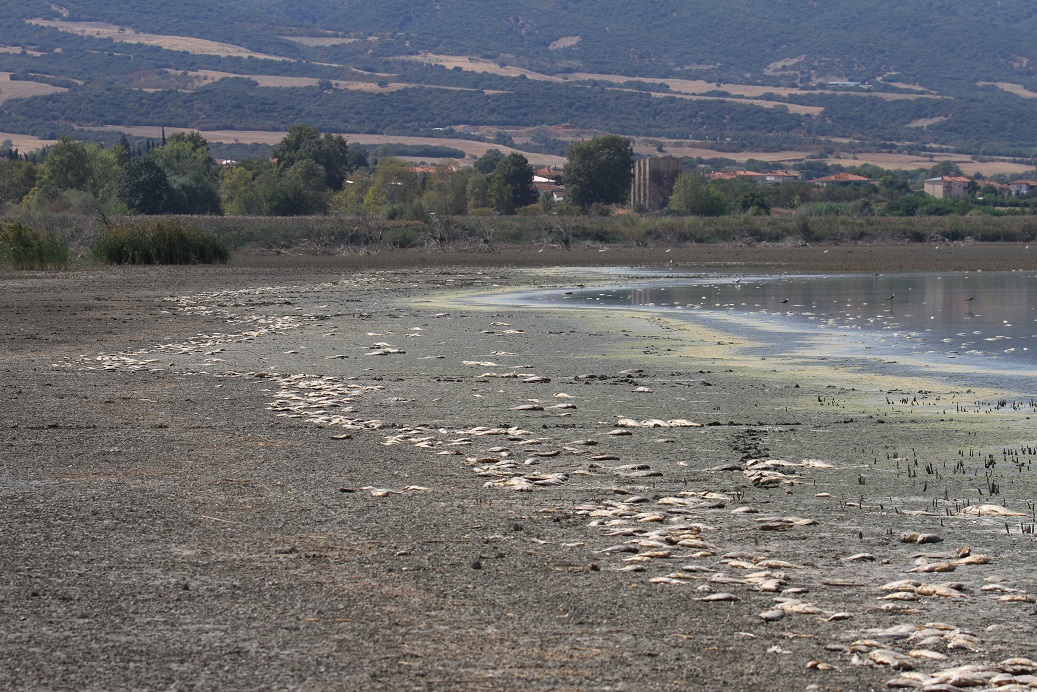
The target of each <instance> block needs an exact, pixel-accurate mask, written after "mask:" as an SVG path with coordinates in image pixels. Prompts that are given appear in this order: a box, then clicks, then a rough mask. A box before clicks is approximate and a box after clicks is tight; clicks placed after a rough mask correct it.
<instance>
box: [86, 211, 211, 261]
mask: <svg viewBox="0 0 1037 692" xmlns="http://www.w3.org/2000/svg"><path fill="white" fill-rule="evenodd" d="M92 255H93V257H94V259H96V260H98V261H101V262H106V263H108V264H224V263H226V262H227V260H228V259H230V250H228V248H227V245H226V244H225V243H224V242H223V241H222V240H219V239H218V238H216V237H215V236H213V235H212V234H210V233H205V232H203V231H200V230H198V229H197V228H191V227H188V226H184V225H182V224H180V223H177V222H175V221H154V222H145V223H136V224H131V225H127V226H118V227H115V228H110V229H108V230H106V231H103V232H102V233H101V237H100V238H99V239H98V240H97V242H96V243H95V244H94V247H93V250H92Z"/></svg>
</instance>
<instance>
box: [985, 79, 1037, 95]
mask: <svg viewBox="0 0 1037 692" xmlns="http://www.w3.org/2000/svg"><path fill="white" fill-rule="evenodd" d="M976 84H978V85H979V86H996V87H997V88H998V89H1001V90H1002V91H1007V92H1008V93H1009V94H1015V95H1016V96H1019V97H1021V98H1024V99H1037V92H1033V91H1030V90H1029V89H1027V88H1026V87H1024V86H1023V85H1022V84H1012V83H1011V82H976Z"/></svg>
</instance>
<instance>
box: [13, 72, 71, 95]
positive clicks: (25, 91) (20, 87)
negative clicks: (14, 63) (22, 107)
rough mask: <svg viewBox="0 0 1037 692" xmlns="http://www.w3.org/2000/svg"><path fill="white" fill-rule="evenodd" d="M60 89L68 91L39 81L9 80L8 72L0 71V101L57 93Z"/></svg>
mask: <svg viewBox="0 0 1037 692" xmlns="http://www.w3.org/2000/svg"><path fill="white" fill-rule="evenodd" d="M62 91H68V89H65V88H64V87H56V86H51V85H50V84H41V83H40V82H21V81H11V73H10V72H0V103H3V102H4V101H10V100H12V99H27V98H29V97H30V96H46V95H47V94H57V93H59V92H62Z"/></svg>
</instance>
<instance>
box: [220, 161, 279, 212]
mask: <svg viewBox="0 0 1037 692" xmlns="http://www.w3.org/2000/svg"><path fill="white" fill-rule="evenodd" d="M277 183H278V177H277V167H276V166H275V165H274V164H273V163H272V162H271V161H270V160H269V159H265V158H254V159H246V160H245V161H242V162H241V163H239V164H238V165H236V166H232V167H230V168H225V169H224V170H223V171H222V172H221V174H220V185H219V191H220V202H221V205H222V207H223V210H224V212H226V213H227V214H236V215H239V216H262V215H267V214H270V213H271V207H272V205H273V196H274V193H275V190H276V189H277Z"/></svg>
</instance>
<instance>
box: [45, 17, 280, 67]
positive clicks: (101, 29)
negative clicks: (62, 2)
mask: <svg viewBox="0 0 1037 692" xmlns="http://www.w3.org/2000/svg"><path fill="white" fill-rule="evenodd" d="M25 21H27V22H29V23H30V24H36V25H38V26H45V27H48V28H51V29H58V30H59V31H64V32H67V33H70V34H77V35H79V36H87V37H93V38H107V39H111V40H113V41H119V42H121V43H142V44H144V45H148V46H158V47H160V48H165V49H166V50H182V51H186V52H188V53H195V54H198V55H219V56H223V57H237V58H249V57H252V58H263V59H265V60H288V58H285V57H282V56H279V55H268V54H266V53H256V52H254V51H251V50H249V49H247V48H242V47H241V46H235V45H232V44H230V43H220V42H218V41H207V40H205V39H201V38H192V37H190V36H166V35H163V34H148V33H138V32H136V31H134V30H133V29H130V28H126V27H118V26H116V25H114V24H107V23H105V22H69V21H65V20H59V19H27V20H25Z"/></svg>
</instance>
